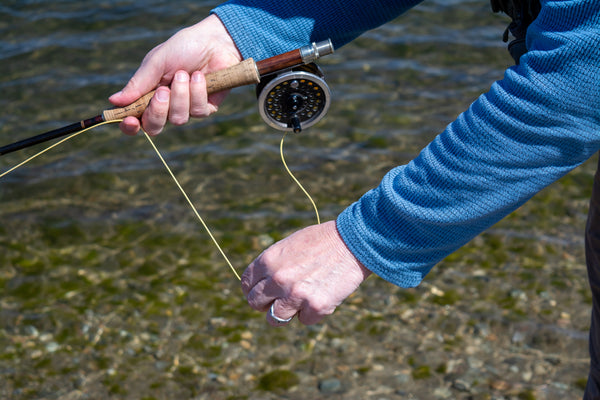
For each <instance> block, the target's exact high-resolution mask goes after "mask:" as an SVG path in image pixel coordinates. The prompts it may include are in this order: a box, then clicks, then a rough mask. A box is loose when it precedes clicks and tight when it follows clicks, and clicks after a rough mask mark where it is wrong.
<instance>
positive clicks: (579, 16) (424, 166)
mask: <svg viewBox="0 0 600 400" xmlns="http://www.w3.org/2000/svg"><path fill="white" fill-rule="evenodd" d="M527 42H528V48H529V49H530V50H529V52H528V53H527V54H525V55H524V56H523V58H521V65H519V66H516V67H512V68H510V69H508V70H507V72H506V74H505V76H504V79H503V80H501V81H499V82H496V83H495V84H494V85H493V86H492V88H491V90H490V91H489V92H488V93H486V94H484V95H482V96H480V98H479V99H477V100H476V101H475V102H474V103H473V104H472V105H471V107H470V108H469V109H468V110H467V111H466V112H464V113H463V114H461V115H460V116H459V117H458V119H457V120H456V121H454V122H453V123H452V124H450V125H449V126H448V127H447V128H446V129H445V131H444V132H443V133H441V134H440V135H439V136H438V137H437V138H436V139H435V140H434V141H433V142H432V143H431V144H430V145H428V146H427V147H426V148H425V149H424V150H423V151H422V152H421V153H420V155H419V156H418V157H417V158H416V159H415V160H413V161H412V162H410V163H409V164H407V165H405V166H400V167H397V168H395V169H393V170H392V171H390V172H389V173H388V174H387V175H386V176H385V178H384V179H383V181H382V182H381V184H380V185H379V186H378V187H377V188H376V189H373V190H371V191H369V192H368V193H367V194H365V195H364V196H363V197H362V198H360V200H359V201H357V202H356V203H355V204H353V205H352V206H350V207H349V208H347V209H346V210H345V211H344V212H343V213H342V214H341V215H340V216H339V217H338V219H337V226H338V230H339V231H340V234H341V235H342V238H343V239H344V241H345V242H346V244H347V245H348V247H349V248H350V250H351V251H352V252H353V254H354V255H355V256H357V257H358V259H359V260H360V261H361V262H362V263H363V264H364V265H365V266H366V267H367V268H368V269H370V270H371V271H373V272H374V273H376V274H377V275H379V276H381V277H383V278H384V279H386V280H389V281H390V282H392V283H395V284H396V285H399V286H402V287H411V286H416V285H417V284H419V282H421V280H422V279H423V277H424V276H425V275H426V274H427V273H428V272H429V270H430V269H431V268H432V267H433V266H434V265H435V264H436V263H438V262H439V261H441V260H442V259H443V258H444V257H445V256H447V255H449V254H450V253H451V252H453V251H455V250H456V249H458V248H459V247H461V246H462V245H464V244H465V243H467V242H468V241H469V240H471V239H472V238H473V237H474V236H476V235H477V234H479V233H480V232H482V231H484V230H485V229H487V228H488V227H490V226H491V225H493V224H494V223H496V222H497V221H499V220H500V219H502V218H503V217H505V216H506V215H507V214H509V213H510V212H512V211H513V210H515V209H516V208H518V207H519V206H520V205H522V204H523V203H524V202H526V201H527V200H528V199H529V198H531V197H532V196H533V195H534V194H535V193H537V192H538V191H540V190H541V189H542V188H544V187H545V186H547V185H549V184H550V183H552V182H554V181H556V180H557V179H559V178H560V177H561V176H563V175H564V174H566V173H567V172H569V171H571V170H572V169H573V168H575V167H577V166H578V165H580V164H581V163H583V162H584V161H585V160H586V159H588V158H589V157H590V156H591V155H593V154H594V153H595V152H596V151H598V149H600V2H599V1H597V0H570V1H563V0H554V1H548V0H542V10H541V12H540V15H539V16H538V18H537V19H536V21H535V22H534V24H532V25H531V26H530V28H529V31H528V35H527Z"/></svg>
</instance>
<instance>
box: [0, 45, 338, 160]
mask: <svg viewBox="0 0 600 400" xmlns="http://www.w3.org/2000/svg"><path fill="white" fill-rule="evenodd" d="M331 53H333V44H332V43H331V40H329V39H328V40H325V41H322V42H317V43H312V44H311V45H307V46H304V47H301V48H299V49H296V50H292V51H289V52H287V53H283V54H279V55H276V56H274V57H271V58H267V59H264V60H261V61H257V62H255V61H254V60H253V59H252V58H248V59H246V60H244V61H242V62H240V63H238V64H236V65H234V66H232V67H229V68H226V69H223V70H220V71H215V72H212V73H210V74H207V75H206V91H207V93H208V94H213V93H217V92H222V91H224V90H229V89H233V88H236V87H240V86H246V85H252V84H259V83H261V79H262V78H264V77H270V76H275V75H277V73H279V72H281V71H290V70H292V69H294V68H295V67H298V66H304V65H310V64H312V63H313V62H314V61H315V60H317V59H319V58H320V57H323V56H326V55H328V54H331ZM290 76H291V75H290ZM305 78H307V79H305V80H304V81H302V80H300V81H299V80H298V79H295V80H294V81H293V82H291V83H292V86H295V88H294V90H295V92H294V93H291V94H288V92H283V93H284V95H285V96H284V97H286V98H285V101H284V103H282V104H281V105H280V106H279V108H277V104H275V109H276V110H283V109H285V110H288V109H289V110H291V111H289V112H286V115H288V114H289V120H290V121H291V122H290V123H289V125H290V126H291V125H292V124H293V130H294V131H299V129H300V122H299V121H302V120H306V121H308V122H309V123H311V124H312V123H313V120H314V119H315V118H314V117H315V115H317V114H316V112H317V111H326V107H325V104H326V103H327V102H326V101H323V100H321V102H319V99H313V97H315V96H316V95H313V94H312V93H311V92H309V91H308V88H309V87H310V88H311V89H314V87H315V86H316V87H319V88H321V89H322V90H324V89H327V88H326V85H325V83H324V81H323V82H322V83H321V80H319V79H320V78H318V77H317V76H314V75H313V74H312V73H306V77H305ZM306 82H308V83H306ZM285 85H287V84H284V86H285ZM302 85H305V86H306V85H308V86H306V89H305V90H304V91H302V90H301V89H302V87H301V86H302ZM323 86H325V88H324V89H323ZM280 87H281V85H280ZM269 88H270V89H273V88H271V87H269ZM317 91H318V90H315V92H317ZM304 92H305V93H304ZM325 92H326V93H325V94H328V93H329V91H328V89H327V90H325ZM309 94H310V96H308V95H309ZM153 95H154V91H151V92H149V93H147V94H145V95H144V96H142V97H141V98H139V99H138V100H136V101H135V102H134V103H132V104H130V105H128V106H125V107H118V108H110V109H107V110H104V111H103V112H102V114H100V115H97V116H95V117H92V118H88V119H84V120H81V121H79V122H76V123H74V124H70V125H67V126H64V127H62V128H58V129H54V130H52V131H49V132H45V133H42V134H39V135H36V136H33V137H30V138H27V139H23V140H20V141H17V142H14V143H11V144H8V145H6V146H3V147H0V156H1V155H4V154H8V153H12V152H14V151H17V150H21V149H24V148H26V147H30V146H34V145H36V144H39V143H43V142H46V141H49V140H52V139H56V138H59V137H61V136H65V135H69V134H72V133H77V132H79V131H81V130H83V129H87V128H90V127H92V126H94V125H97V124H100V123H102V122H110V121H115V120H120V119H123V118H125V117H129V116H133V117H136V118H140V117H141V116H142V114H143V113H144V111H145V110H146V107H148V104H149V103H150V100H151V99H152V96H153ZM317 95H320V94H317ZM280 98H281V96H278V97H277V99H280ZM324 100H328V98H327V99H324ZM278 101H281V100H278ZM267 102H269V105H268V106H267V107H271V108H273V104H272V103H273V98H271V99H270V100H269V99H265V103H267ZM288 103H289V104H288ZM305 103H306V104H305ZM309 107H310V108H309ZM300 111H301V112H300ZM261 115H262V113H261ZM282 115H283V114H281V112H280V111H277V113H275V111H271V113H270V114H268V118H274V119H278V120H281V119H282V118H284V117H282ZM319 115H321V113H319ZM263 118H265V116H263ZM285 118H287V117H285ZM270 124H271V125H272V126H275V125H273V123H270ZM287 125H288V124H285V126H282V127H280V129H287Z"/></svg>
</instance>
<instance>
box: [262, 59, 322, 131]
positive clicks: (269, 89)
mask: <svg viewBox="0 0 600 400" xmlns="http://www.w3.org/2000/svg"><path fill="white" fill-rule="evenodd" d="M315 67H316V66H315ZM314 70H315V71H317V70H318V68H316V69H314ZM257 92H258V93H259V96H258V109H259V112H260V116H261V117H262V119H263V120H264V121H265V122H266V123H267V124H268V125H269V126H271V127H273V128H275V129H279V130H282V131H294V132H300V131H302V129H304V128H308V127H310V126H312V125H314V124H316V123H317V122H319V121H320V120H321V118H323V117H324V116H325V114H327V110H328V109H329V105H330V101H331V91H330V90H329V87H328V86H327V83H326V82H325V80H324V79H323V78H322V77H320V76H317V75H316V74H315V73H312V72H307V71H302V70H301V71H294V70H291V71H286V72H283V73H281V74H279V75H276V76H274V77H273V78H272V79H271V80H269V81H266V82H261V84H260V85H259V86H258V87H257Z"/></svg>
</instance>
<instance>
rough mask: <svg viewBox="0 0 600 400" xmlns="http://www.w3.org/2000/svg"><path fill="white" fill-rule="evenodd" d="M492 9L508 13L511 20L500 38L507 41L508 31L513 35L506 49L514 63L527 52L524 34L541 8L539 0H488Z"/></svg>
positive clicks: (517, 62)
mask: <svg viewBox="0 0 600 400" xmlns="http://www.w3.org/2000/svg"><path fill="white" fill-rule="evenodd" d="M490 2H491V4H492V11H494V12H503V13H504V14H506V15H508V16H509V17H510V18H511V19H512V22H511V23H510V24H509V25H508V27H507V28H506V30H505V31H504V35H503V37H502V40H503V41H504V42H508V34H509V32H510V33H511V34H512V35H513V36H514V40H512V41H511V42H510V43H509V44H508V51H509V53H510V55H511V56H512V58H513V59H514V60H515V63H516V64H519V60H520V58H521V56H522V55H523V54H525V53H526V52H527V45H526V43H525V36H526V35H527V28H528V27H529V25H530V24H531V23H532V22H533V21H534V20H535V19H536V18H537V16H538V14H539V13H540V9H541V8H542V7H541V5H540V0H490Z"/></svg>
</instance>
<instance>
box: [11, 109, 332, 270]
mask: <svg viewBox="0 0 600 400" xmlns="http://www.w3.org/2000/svg"><path fill="white" fill-rule="evenodd" d="M121 121H122V120H120V119H117V120H111V121H105V122H101V123H99V124H97V125H94V126H90V127H88V128H85V129H83V130H81V131H79V132H76V133H73V134H72V135H69V136H67V137H65V138H63V139H61V140H59V141H58V142H56V143H54V144H52V145H51V146H48V147H47V148H45V149H44V150H42V151H40V152H38V153H36V154H34V155H33V156H31V157H29V158H27V159H26V160H25V161H22V162H21V163H19V164H17V165H16V166H14V167H12V168H11V169H9V170H8V171H6V172H3V173H2V174H0V179H1V178H3V177H4V176H6V175H8V174H9V173H11V172H13V171H15V170H16V169H18V168H20V167H22V166H23V165H25V164H27V163H28V162H30V161H32V160H34V159H35V158H37V157H39V156H41V155H42V154H44V153H46V152H47V151H49V150H51V149H53V148H55V147H57V146H58V145H60V144H62V143H64V142H66V141H67V140H70V139H72V138H74V137H76V136H78V135H80V134H82V133H84V132H87V131H89V130H91V129H94V128H97V127H100V126H102V125H106V124H112V123H118V122H121ZM142 132H143V133H144V136H145V137H146V139H147V140H148V142H149V143H150V145H151V146H152V148H153V149H154V151H155V153H156V155H157V156H158V158H159V159H160V161H161V162H162V164H163V165H164V167H165V168H166V170H167V172H168V173H169V175H170V176H171V178H172V179H173V181H174V182H175V184H176V185H177V187H178V188H179V190H180V191H181V193H182V194H183V197H184V198H185V199H186V201H187V202H188V204H189V206H190V207H191V208H192V211H193V212H194V214H195V215H196V217H197V218H198V220H199V221H200V223H201V224H202V226H203V227H204V230H205V231H206V233H207V234H208V236H209V237H210V238H211V240H212V241H213V243H214V245H215V246H216V247H217V249H218V250H219V252H220V253H221V256H223V259H224V260H225V262H226V263H227V265H228V266H229V268H230V269H231V271H232V272H233V274H234V275H235V277H236V278H237V279H238V280H241V277H240V275H239V274H238V273H237V271H236V270H235V268H234V267H233V264H232V263H231V261H230V260H229V258H228V257H227V255H226V254H225V252H224V251H223V249H222V248H221V246H220V245H219V242H218V241H217V240H216V238H215V237H214V235H213V234H212V232H211V230H210V228H209V227H208V225H207V224H206V223H205V222H204V219H203V218H202V217H201V216H200V213H199V212H198V210H197V209H196V207H195V206H194V203H192V201H191V199H190V197H189V196H188V194H187V193H186V191H185V190H184V189H183V187H182V186H181V184H180V183H179V180H178V179H177V177H176V176H175V174H174V173H173V171H172V170H171V168H170V167H169V165H168V164H167V162H166V160H165V159H164V157H163V156H162V154H161V153H160V151H159V150H158V148H157V147H156V145H155V144H154V141H153V140H152V139H151V138H150V135H148V133H147V132H146V131H144V130H143V129H142ZM286 135H287V132H285V133H284V134H283V137H282V138H281V143H280V144H279V154H280V156H281V162H282V163H283V166H284V168H285V170H286V172H287V173H288V174H289V176H290V177H291V178H292V179H293V181H294V182H295V183H296V185H298V187H299V188H300V189H301V190H302V192H303V193H304V194H305V195H306V197H307V198H308V200H309V201H310V203H311V204H312V206H313V208H314V210H315V214H316V217H317V224H320V223H321V219H320V217H319V210H318V209H317V205H316V204H315V202H314V200H313V199H312V197H311V196H310V194H309V193H308V191H307V190H306V189H305V188H304V186H302V184H301V183H300V181H299V180H298V179H297V178H296V177H295V176H294V174H293V173H292V171H291V170H290V168H289V167H288V165H287V163H286V161H285V157H284V153H283V143H284V140H285V137H286Z"/></svg>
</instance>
